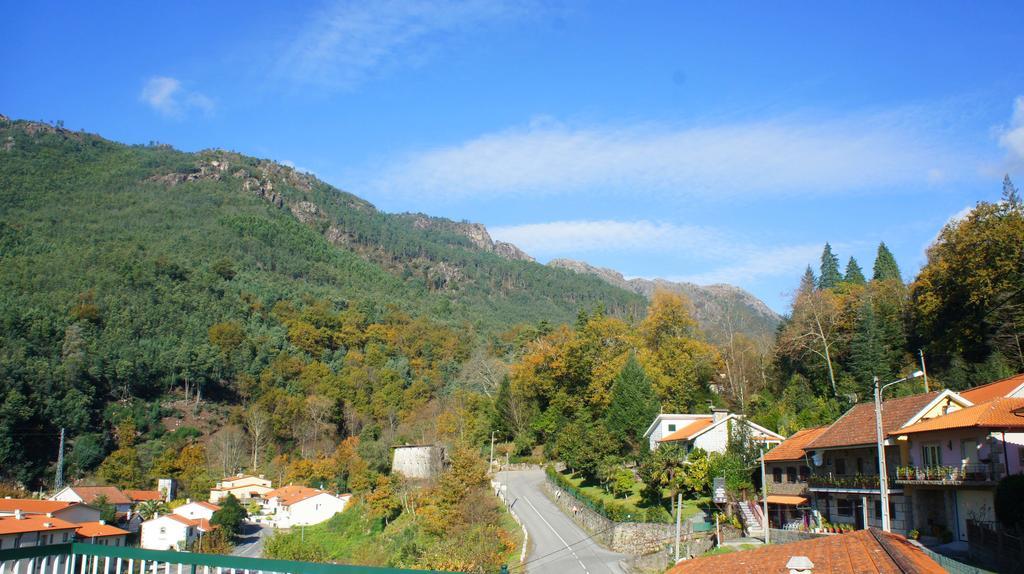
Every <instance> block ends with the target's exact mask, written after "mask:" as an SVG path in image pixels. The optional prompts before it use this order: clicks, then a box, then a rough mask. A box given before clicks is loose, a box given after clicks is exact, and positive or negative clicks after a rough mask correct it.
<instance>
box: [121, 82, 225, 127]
mask: <svg viewBox="0 0 1024 574" xmlns="http://www.w3.org/2000/svg"><path fill="white" fill-rule="evenodd" d="M139 100H141V101H142V102H144V103H145V104H146V105H148V106H149V107H151V108H153V109H154V110H156V111H157V112H160V113H161V114H162V115H164V116H167V117H171V118H181V117H183V116H185V115H186V114H187V113H188V112H190V111H192V110H195V111H199V112H201V113H203V114H204V115H210V114H212V113H213V110H214V107H215V106H214V102H213V100H212V99H210V98H209V97H207V96H206V95H204V94H201V93H199V92H195V91H190V90H186V89H185V88H183V87H182V85H181V81H179V80H178V79H176V78H171V77H167V76H153V77H152V78H150V79H148V80H146V84H145V85H144V86H143V87H142V92H141V93H139Z"/></svg>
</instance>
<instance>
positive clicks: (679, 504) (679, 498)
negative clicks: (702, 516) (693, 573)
mask: <svg viewBox="0 0 1024 574" xmlns="http://www.w3.org/2000/svg"><path fill="white" fill-rule="evenodd" d="M682 523H683V493H681V492H680V493H679V494H677V495H676V562H679V529H680V527H681V526H682Z"/></svg>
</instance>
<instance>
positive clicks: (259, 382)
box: [0, 116, 646, 483]
mask: <svg viewBox="0 0 1024 574" xmlns="http://www.w3.org/2000/svg"><path fill="white" fill-rule="evenodd" d="M479 231H482V233H483V235H480V233H478V232H479ZM598 307H599V308H601V309H603V310H604V312H606V313H608V314H610V315H612V316H619V317H622V318H626V319H632V318H636V317H639V316H642V314H643V312H644V309H645V307H646V302H645V301H644V300H643V298H642V297H640V296H638V295H636V294H634V293H630V292H626V291H623V290H621V289H618V288H616V287H613V286H610V285H608V284H607V283H605V282H603V281H601V280H599V279H598V278H596V277H588V276H581V275H578V274H576V273H573V272H570V271H567V270H561V269H552V268H549V267H546V266H543V265H539V264H537V263H534V262H532V261H531V260H529V257H528V256H526V255H525V254H522V253H521V252H519V251H518V250H517V249H515V248H514V246H509V245H507V244H501V243H494V242H491V240H490V238H489V237H487V236H486V231H485V230H482V228H478V227H477V226H473V225H472V224H466V223H457V222H451V221H447V220H442V219H437V218H429V217H426V216H422V215H407V214H402V215H392V214H387V213H383V212H381V211H379V210H377V209H375V208H374V207H373V206H372V205H370V204H369V203H367V202H366V201H364V200H362V199H360V198H358V197H356V196H354V195H351V194H348V193H345V192H343V191H340V190H337V189H335V188H333V187H331V186H329V185H327V184H325V183H323V182H321V181H318V180H317V179H316V178H314V177H312V176H310V175H307V174H303V173H300V172H297V171H295V170H293V169H291V168H288V167H285V166H282V165H280V164H277V163H274V162H271V161H267V160H260V159H255V158H251V157H246V156H243V155H240V154H237V153H232V152H227V151H220V150H208V151H203V152H199V153H183V152H180V151H176V150H174V149H172V148H170V147H168V146H165V145H148V146H128V145H122V144H118V143H115V142H111V141H108V140H105V139H103V138H101V137H99V136H96V135H92V134H87V133H83V132H72V131H68V130H65V129H62V128H61V127H58V126H51V125H48V124H43V123H36V122H26V121H10V120H8V119H7V118H4V117H2V116H0V479H9V478H16V479H19V480H23V481H28V482H30V483H34V481H36V480H38V479H41V478H44V477H46V476H48V475H49V473H50V470H48V468H47V465H49V464H52V462H53V460H54V459H55V455H56V450H57V449H56V446H57V442H56V440H57V439H56V435H57V431H58V429H59V428H61V427H65V428H66V429H67V430H68V436H69V437H70V441H69V444H71V445H72V453H71V464H72V466H73V469H72V470H73V473H75V472H87V471H89V470H91V469H93V468H95V466H96V464H97V463H98V462H99V460H102V458H103V456H104V455H105V454H106V453H107V452H108V451H109V450H110V449H111V448H113V447H114V446H115V445H114V442H115V436H114V434H113V433H112V432H111V429H112V428H113V427H115V426H116V425H117V424H119V421H122V420H127V419H131V421H132V423H133V425H134V429H135V430H134V431H133V432H135V433H137V434H138V435H139V437H138V438H139V441H140V442H142V443H144V444H150V443H149V442H147V441H148V440H149V439H154V440H155V439H157V438H159V437H160V436H162V435H161V433H162V432H163V430H166V428H165V427H167V426H168V425H167V424H164V423H168V422H171V423H172V424H171V427H173V426H175V425H179V424H185V423H189V424H190V425H191V424H194V425H195V426H200V427H201V426H202V424H201V422H202V421H198V422H197V421H193V420H192V418H191V417H193V415H194V413H193V411H196V410H197V409H198V407H190V408H189V409H186V410H188V411H189V412H188V413H184V411H182V409H178V411H176V412H169V411H168V407H167V405H166V402H167V401H164V403H165V404H164V405H163V406H159V405H157V404H156V403H155V402H152V401H153V400H154V399H156V398H159V397H165V398H167V397H169V398H174V399H179V400H180V399H184V400H186V401H187V400H191V401H194V402H195V403H196V404H200V403H201V401H202V399H205V398H207V397H210V398H214V399H221V400H222V401H223V402H224V403H225V404H242V403H245V404H254V403H258V402H260V401H263V403H264V404H265V405H266V410H267V411H269V413H270V414H272V415H273V414H274V413H275V412H279V411H281V409H283V408H290V409H293V411H294V412H293V413H292V415H295V414H297V413H301V412H302V411H303V409H307V407H309V405H305V406H304V403H303V401H304V400H305V399H306V398H309V397H310V396H315V397H321V398H324V399H325V400H326V401H327V402H328V403H329V405H330V408H329V409H328V410H329V414H330V417H332V418H330V420H331V421H332V424H334V425H335V427H336V428H337V427H338V426H339V425H343V424H349V425H353V426H354V428H352V429H350V430H351V431H358V430H359V428H361V427H362V426H363V425H364V423H365V424H376V425H383V426H384V427H390V429H391V430H392V431H394V430H395V429H396V428H397V426H398V421H399V420H401V419H402V418H403V417H402V413H407V412H409V409H410V408H413V406H414V405H422V404H425V403H426V402H429V401H430V400H432V398H433V397H436V396H438V395H439V394H440V393H444V392H447V391H445V389H450V388H451V387H452V386H453V385H455V378H456V375H457V374H458V372H459V369H460V365H461V363H462V362H463V360H464V359H465V358H466V357H467V356H468V355H469V353H470V350H471V349H472V348H473V347H474V346H476V344H477V341H479V340H480V339H481V338H483V337H484V336H486V335H487V334H493V333H497V332H500V331H504V330H506V329H508V328H509V327H511V326H512V325H514V324H518V323H540V322H544V321H547V322H550V323H552V324H555V323H560V322H565V321H569V320H572V319H574V318H575V317H576V314H577V312H578V311H579V310H580V309H590V308H598ZM345 369H348V371H346V372H344V378H345V381H346V384H347V385H349V387H348V388H346V389H345V390H344V391H341V390H338V389H339V388H340V387H341V386H342V385H341V384H340V383H338V381H339V380H340V378H341V377H342V376H343V374H342V371H344V370H345ZM359 369H361V370H362V371H361V373H360V374H359V375H356V374H354V371H353V370H359ZM300 380H301V381H303V382H302V383H301V384H300V383H299V381H300ZM356 380H359V381H361V382H359V383H355V382H353V381H356ZM357 385H364V386H363V387H360V388H358V389H357V388H354V387H355V386H357ZM168 393H175V394H173V395H168ZM286 398H287V399H288V400H285V399H286ZM282 405H284V406H282ZM125 413H131V414H130V415H129V414H125ZM183 413H184V414H183ZM434 414H435V415H436V413H434ZM219 416H220V419H221V420H222V419H223V417H224V416H225V415H219ZM168 417H178V418H179V420H176V421H173V422H172V421H169V420H168ZM182 417H183V418H182ZM210 417H213V418H214V419H217V417H216V416H214V415H212V414H210V413H207V418H210ZM346 417H347V418H346ZM200 418H202V417H200ZM279 419H280V420H276V421H275V423H274V424H276V425H277V428H276V429H275V432H276V436H278V437H283V438H282V440H286V441H293V442H290V443H289V444H298V442H299V441H300V440H305V439H304V438H303V437H299V436H297V434H296V433H292V432H291V431H290V430H289V429H287V428H286V427H287V425H288V424H290V423H288V422H286V420H285V419H287V417H286V416H285V415H284V414H280V415H279ZM183 420H184V422H183ZM161 421H163V423H161ZM236 422H237V421H236ZM431 422H433V421H431ZM426 426H430V425H426ZM201 430H207V429H205V428H203V429H201ZM293 435H294V436H293ZM122 438H123V437H122ZM130 442H132V443H134V442H135V440H132V441H130ZM119 444H120V443H119ZM166 446H169V445H165V444H162V443H161V444H159V445H157V446H153V445H152V444H150V446H148V447H146V448H150V449H162V448H164V447H166ZM157 454H159V453H153V452H142V453H140V455H139V456H141V457H143V458H144V459H146V458H147V457H148V459H147V460H144V461H143V462H144V463H148V462H151V459H152V458H154V457H156V456H157Z"/></svg>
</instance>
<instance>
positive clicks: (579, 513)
mask: <svg viewBox="0 0 1024 574" xmlns="http://www.w3.org/2000/svg"><path fill="white" fill-rule="evenodd" d="M544 488H545V491H546V492H547V494H548V497H549V498H550V499H551V500H552V501H554V503H555V504H556V505H557V506H558V507H559V508H560V509H561V510H562V512H564V513H565V514H566V515H568V516H570V517H571V518H572V519H573V520H574V521H575V522H576V524H578V525H579V526H580V527H581V528H583V530H585V531H586V532H587V534H590V535H591V536H592V537H593V539H594V540H595V541H597V542H598V543H599V544H601V545H602V546H604V547H606V548H608V549H610V550H613V551H615V552H622V553H624V554H633V555H641V554H650V553H651V552H657V551H658V550H660V549H662V548H663V547H664V546H665V545H666V544H668V543H669V542H670V541H671V539H672V537H673V536H674V535H675V525H674V524H659V523H653V522H614V521H612V520H610V519H608V518H605V517H604V516H602V515H600V514H598V513H597V512H595V511H594V510H592V509H591V508H590V507H589V506H587V505H586V504H584V503H582V502H580V501H579V500H576V498H574V497H573V496H572V495H571V494H569V493H568V492H565V491H564V490H562V489H561V488H558V487H557V486H555V485H554V484H552V483H551V481H550V480H545V481H544Z"/></svg>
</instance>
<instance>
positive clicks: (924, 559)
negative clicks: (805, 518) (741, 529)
mask: <svg viewBox="0 0 1024 574" xmlns="http://www.w3.org/2000/svg"><path fill="white" fill-rule="evenodd" d="M796 556H805V557H807V558H809V559H810V560H811V562H813V563H814V568H813V570H812V572H813V573H814V574H910V573H913V574H943V573H944V572H946V571H945V570H944V569H943V568H942V567H941V566H939V564H938V563H937V562H935V561H934V560H932V559H931V558H930V557H929V556H928V555H927V554H925V553H924V552H923V551H922V550H921V549H920V548H918V547H917V546H914V545H913V544H912V543H911V542H909V541H908V540H907V539H906V538H904V537H902V536H900V535H898V534H891V533H889V532H883V531H881V530H877V529H875V528H871V529H869V530H858V531H856V532H850V533H848V534H836V535H832V536H824V537H821V538H813V539H810V540H801V541H799V542H789V543H787V544H770V545H768V546H762V547H761V548H757V549H754V550H746V551H741V552H732V553H729V554H721V555H718V556H708V557H706V558H694V559H692V560H686V561H684V562H680V563H679V564H677V565H675V566H674V567H673V568H671V569H669V571H668V573H667V574H698V573H701V574H703V573H705V572H715V573H716V574H720V573H724V574H748V573H749V574H754V573H757V574H762V573H765V574H786V573H788V572H789V568H787V567H786V564H787V563H788V562H789V560H790V559H791V558H793V557H796Z"/></svg>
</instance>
